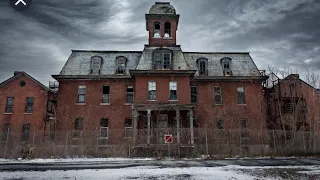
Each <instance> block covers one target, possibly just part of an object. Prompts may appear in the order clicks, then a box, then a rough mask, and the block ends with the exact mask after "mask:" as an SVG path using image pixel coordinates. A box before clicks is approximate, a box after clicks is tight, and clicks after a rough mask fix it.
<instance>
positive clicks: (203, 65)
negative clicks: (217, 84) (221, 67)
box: [197, 58, 208, 75]
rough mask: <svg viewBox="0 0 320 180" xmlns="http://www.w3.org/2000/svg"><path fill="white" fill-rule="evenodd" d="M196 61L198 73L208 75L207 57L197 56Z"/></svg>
mask: <svg viewBox="0 0 320 180" xmlns="http://www.w3.org/2000/svg"><path fill="white" fill-rule="evenodd" d="M197 62H198V70H199V75H208V59H207V58H199V59H198V60H197Z"/></svg>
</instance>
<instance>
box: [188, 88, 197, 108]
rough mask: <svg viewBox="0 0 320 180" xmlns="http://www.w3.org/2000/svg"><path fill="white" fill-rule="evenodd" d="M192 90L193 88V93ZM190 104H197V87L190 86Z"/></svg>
mask: <svg viewBox="0 0 320 180" xmlns="http://www.w3.org/2000/svg"><path fill="white" fill-rule="evenodd" d="M192 88H195V92H194V91H193V90H192ZM190 102H191V104H197V103H198V87H197V86H190Z"/></svg>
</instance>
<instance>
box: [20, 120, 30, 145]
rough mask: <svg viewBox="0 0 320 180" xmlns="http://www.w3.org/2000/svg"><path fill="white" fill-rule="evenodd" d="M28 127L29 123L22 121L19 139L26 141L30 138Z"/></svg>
mask: <svg viewBox="0 0 320 180" xmlns="http://www.w3.org/2000/svg"><path fill="white" fill-rule="evenodd" d="M30 129H31V124H30V123H24V124H23V125H22V133H21V136H22V137H21V141H28V140H29V138H30Z"/></svg>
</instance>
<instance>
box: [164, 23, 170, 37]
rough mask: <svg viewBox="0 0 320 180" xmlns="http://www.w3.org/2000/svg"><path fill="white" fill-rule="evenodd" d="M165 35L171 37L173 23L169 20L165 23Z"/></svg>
mask: <svg viewBox="0 0 320 180" xmlns="http://www.w3.org/2000/svg"><path fill="white" fill-rule="evenodd" d="M164 37H171V24H170V23H169V22H166V23H165V24H164Z"/></svg>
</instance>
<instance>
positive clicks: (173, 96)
mask: <svg viewBox="0 0 320 180" xmlns="http://www.w3.org/2000/svg"><path fill="white" fill-rule="evenodd" d="M174 92H175V93H174ZM172 93H173V94H172ZM177 100H178V82H177V81H170V82H169V101H177Z"/></svg>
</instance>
